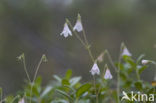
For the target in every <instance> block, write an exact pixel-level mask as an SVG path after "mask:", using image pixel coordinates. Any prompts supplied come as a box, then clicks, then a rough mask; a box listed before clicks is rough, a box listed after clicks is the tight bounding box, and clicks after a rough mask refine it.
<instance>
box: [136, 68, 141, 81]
mask: <svg viewBox="0 0 156 103" xmlns="http://www.w3.org/2000/svg"><path fill="white" fill-rule="evenodd" d="M136 76H137V79H138V80H140V75H139V73H138V71H137V70H136Z"/></svg>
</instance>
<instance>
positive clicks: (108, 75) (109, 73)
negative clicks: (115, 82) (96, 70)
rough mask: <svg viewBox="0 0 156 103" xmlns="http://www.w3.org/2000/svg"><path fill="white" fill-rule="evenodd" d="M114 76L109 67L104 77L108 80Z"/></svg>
mask: <svg viewBox="0 0 156 103" xmlns="http://www.w3.org/2000/svg"><path fill="white" fill-rule="evenodd" d="M112 78H113V76H112V74H111V72H110V70H109V69H108V68H107V69H106V72H105V75H104V79H106V80H107V79H112Z"/></svg>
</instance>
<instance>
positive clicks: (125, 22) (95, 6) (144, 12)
mask: <svg viewBox="0 0 156 103" xmlns="http://www.w3.org/2000/svg"><path fill="white" fill-rule="evenodd" d="M77 13H80V14H81V16H82V22H83V24H84V28H85V30H86V33H87V38H88V40H89V42H90V44H91V45H92V48H91V49H92V51H93V54H94V56H96V57H97V56H98V55H99V54H100V53H101V52H102V51H103V50H104V49H108V50H109V51H110V53H111V54H112V56H113V59H114V61H116V60H117V58H118V54H119V48H120V44H121V42H125V44H126V45H127V47H128V49H129V50H130V52H131V53H132V54H133V58H137V57H138V56H139V55H140V54H141V53H143V54H146V59H152V60H155V58H156V55H155V53H156V49H155V47H156V40H155V39H156V0H0V87H2V88H3V89H4V93H5V94H6V95H7V94H8V93H15V92H16V91H17V90H20V89H22V87H23V85H24V80H25V79H26V75H25V73H24V69H23V65H22V63H21V62H19V61H17V59H16V57H17V56H19V55H20V54H21V53H25V56H26V63H27V67H28V71H29V73H30V74H31V78H32V77H33V74H34V72H35V67H36V66H37V63H38V61H39V60H40V57H41V55H42V54H46V55H47V58H48V60H49V61H48V62H47V63H43V64H42V65H41V68H40V71H39V75H41V76H43V85H44V84H46V83H47V82H48V81H49V80H52V79H53V77H52V75H53V74H59V75H63V74H64V73H65V71H66V70H67V69H72V70H73V73H74V75H76V76H78V75H81V76H82V77H83V78H84V81H85V80H90V79H91V75H90V73H89V70H90V69H91V66H92V61H91V60H90V58H89V56H88V53H87V52H86V51H85V49H84V48H83V46H82V45H81V44H80V42H79V41H78V40H77V39H76V38H75V37H74V36H73V37H69V38H66V39H65V38H64V37H63V36H60V33H61V32H62V29H63V25H64V22H65V18H69V20H70V21H71V22H72V24H73V25H74V23H75V22H76V18H77ZM152 70H153V68H152V67H149V69H147V70H146V71H145V72H146V74H145V73H144V74H143V75H142V77H143V78H144V79H145V80H147V81H152V78H153V75H154V74H153V72H152Z"/></svg>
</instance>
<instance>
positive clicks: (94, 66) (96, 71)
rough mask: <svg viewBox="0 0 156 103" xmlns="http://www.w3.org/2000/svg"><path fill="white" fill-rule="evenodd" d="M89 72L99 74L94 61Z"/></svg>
mask: <svg viewBox="0 0 156 103" xmlns="http://www.w3.org/2000/svg"><path fill="white" fill-rule="evenodd" d="M90 72H91V74H92V75H93V76H94V75H95V74H97V75H100V69H99V67H98V65H97V63H94V65H93V67H92V69H91V70H90Z"/></svg>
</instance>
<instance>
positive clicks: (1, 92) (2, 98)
mask: <svg viewBox="0 0 156 103" xmlns="http://www.w3.org/2000/svg"><path fill="white" fill-rule="evenodd" d="M0 89H1V102H0V103H2V100H3V90H2V88H0Z"/></svg>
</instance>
